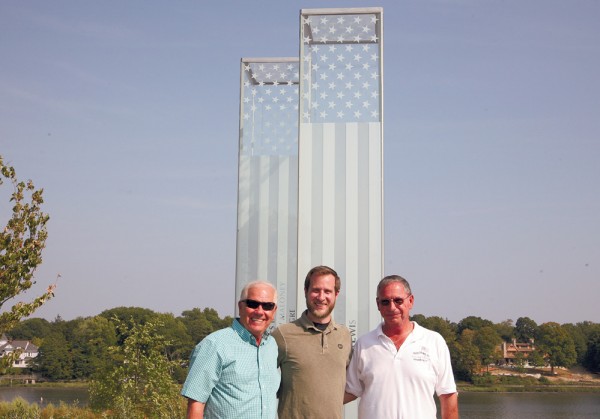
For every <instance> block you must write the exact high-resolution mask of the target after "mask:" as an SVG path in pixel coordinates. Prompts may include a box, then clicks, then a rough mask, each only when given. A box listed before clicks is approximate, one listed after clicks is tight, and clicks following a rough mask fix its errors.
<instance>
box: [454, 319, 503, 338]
mask: <svg viewBox="0 0 600 419" xmlns="http://www.w3.org/2000/svg"><path fill="white" fill-rule="evenodd" d="M484 326H494V323H492V321H491V320H486V319H482V318H481V317H477V316H468V317H465V318H464V319H462V320H461V321H459V322H458V333H459V334H460V333H462V332H463V330H465V329H470V330H479V329H481V328H482V327H484Z"/></svg>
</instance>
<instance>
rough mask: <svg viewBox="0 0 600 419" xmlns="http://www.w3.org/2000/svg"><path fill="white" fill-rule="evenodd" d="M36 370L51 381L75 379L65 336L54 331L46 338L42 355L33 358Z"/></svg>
mask: <svg viewBox="0 0 600 419" xmlns="http://www.w3.org/2000/svg"><path fill="white" fill-rule="evenodd" d="M33 364H34V369H35V370H36V371H38V372H40V373H41V374H42V375H43V376H44V377H46V378H49V379H51V380H70V379H72V378H73V358H72V356H71V351H70V347H69V343H68V342H67V340H66V339H65V336H64V335H63V334H62V333H61V332H59V331H54V332H52V333H50V334H49V335H48V336H46V337H45V338H44V342H43V344H42V346H40V353H39V355H38V356H37V357H35V358H33Z"/></svg>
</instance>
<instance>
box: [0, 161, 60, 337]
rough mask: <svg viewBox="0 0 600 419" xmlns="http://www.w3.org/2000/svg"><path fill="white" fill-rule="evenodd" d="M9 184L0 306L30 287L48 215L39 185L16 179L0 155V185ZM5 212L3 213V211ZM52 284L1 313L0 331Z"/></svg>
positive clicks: (0, 234) (40, 300)
mask: <svg viewBox="0 0 600 419" xmlns="http://www.w3.org/2000/svg"><path fill="white" fill-rule="evenodd" d="M5 183H8V184H11V185H12V187H13V192H12V194H11V195H10V202H11V203H12V214H10V216H8V222H7V224H6V227H4V229H2V230H1V231H0V308H1V307H2V306H3V305H4V304H5V303H6V302H8V301H9V300H11V299H13V298H15V297H16V296H18V295H19V294H21V293H23V292H25V291H27V290H28V289H30V288H31V286H32V285H33V284H35V281H34V280H33V275H34V272H35V270H36V268H37V267H38V266H39V265H40V264H41V263H42V250H43V249H44V247H45V245H46V238H47V237H48V233H47V230H46V223H47V222H48V219H49V217H48V215H47V214H45V213H44V212H43V211H42V209H41V205H42V203H43V202H44V199H43V197H42V192H43V190H42V189H35V186H34V184H33V182H32V181H31V180H29V181H27V182H23V181H19V180H18V179H17V175H16V173H15V169H14V168H13V167H11V166H7V165H5V164H4V161H3V159H2V156H0V185H4V184H5ZM2 215H3V216H4V213H2ZM54 287H55V286H54V285H50V286H49V287H48V288H47V289H46V291H45V292H44V293H43V294H42V295H40V296H39V297H37V298H34V299H33V300H32V301H30V302H23V301H19V302H16V303H14V304H13V305H12V307H11V308H10V309H8V310H4V311H3V312H2V313H1V314H0V332H5V331H7V330H10V329H11V328H12V327H13V326H15V325H16V324H17V323H18V322H19V321H20V320H21V319H22V318H24V317H27V316H29V315H31V314H32V313H33V312H34V311H35V310H36V309H37V308H39V307H40V306H41V305H42V304H44V302H46V301H47V300H48V299H50V298H51V297H52V296H53V295H54Z"/></svg>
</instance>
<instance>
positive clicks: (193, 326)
mask: <svg viewBox="0 0 600 419" xmlns="http://www.w3.org/2000/svg"><path fill="white" fill-rule="evenodd" d="M181 320H182V321H183V324H185V326H186V328H187V330H188V332H189V334H190V336H191V338H192V342H194V344H196V343H198V342H200V341H201V340H202V339H204V338H205V337H206V336H208V335H209V334H211V333H212V332H214V331H216V330H220V329H223V328H225V327H229V326H231V323H232V322H233V319H232V318H231V317H230V316H227V317H225V318H223V319H221V318H220V317H219V314H218V313H217V311H216V310H215V309H212V308H205V309H204V310H200V309H199V308H194V309H192V310H186V311H184V312H183V313H181Z"/></svg>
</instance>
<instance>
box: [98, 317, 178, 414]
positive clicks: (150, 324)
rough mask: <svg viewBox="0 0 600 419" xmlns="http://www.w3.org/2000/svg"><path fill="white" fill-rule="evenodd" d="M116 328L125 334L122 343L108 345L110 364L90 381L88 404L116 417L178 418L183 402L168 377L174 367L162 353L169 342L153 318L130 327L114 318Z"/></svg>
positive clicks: (176, 387)
mask: <svg viewBox="0 0 600 419" xmlns="http://www.w3.org/2000/svg"><path fill="white" fill-rule="evenodd" d="M114 322H115V323H116V324H117V331H118V333H119V334H120V335H122V336H125V335H127V337H126V338H125V341H124V342H123V345H122V346H112V347H110V348H109V354H110V358H111V361H112V363H111V365H110V366H109V367H107V368H106V370H105V371H103V372H102V373H101V374H100V375H99V376H98V377H97V379H95V380H93V381H92V382H91V384H90V405H91V406H92V408H94V409H110V410H111V411H112V412H114V415H115V416H114V417H119V418H147V417H148V418H180V417H184V416H185V404H184V402H183V398H182V397H180V396H179V386H178V385H177V383H176V382H175V381H174V380H173V378H172V377H171V372H172V370H173V367H174V363H173V361H170V360H169V359H168V358H167V356H166V354H165V350H166V347H167V346H168V345H169V342H167V341H166V340H165V339H164V337H163V336H161V335H160V334H158V330H159V328H160V327H161V325H160V323H158V322H155V321H153V320H149V321H147V322H146V323H145V324H143V325H141V324H134V325H133V327H130V326H129V325H128V324H126V323H124V322H122V321H121V320H118V319H115V320H114Z"/></svg>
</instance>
